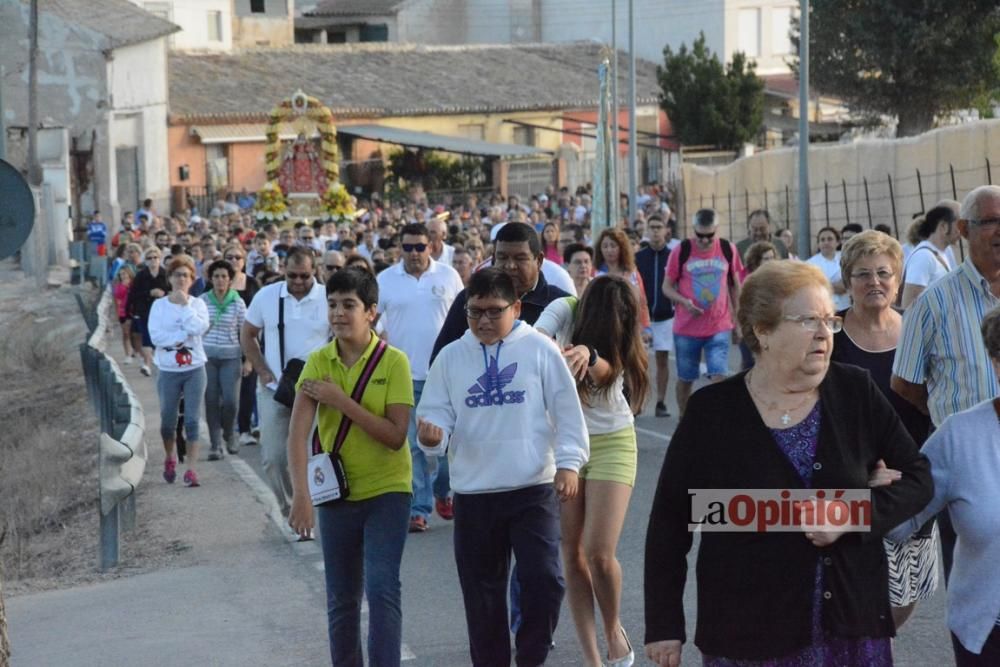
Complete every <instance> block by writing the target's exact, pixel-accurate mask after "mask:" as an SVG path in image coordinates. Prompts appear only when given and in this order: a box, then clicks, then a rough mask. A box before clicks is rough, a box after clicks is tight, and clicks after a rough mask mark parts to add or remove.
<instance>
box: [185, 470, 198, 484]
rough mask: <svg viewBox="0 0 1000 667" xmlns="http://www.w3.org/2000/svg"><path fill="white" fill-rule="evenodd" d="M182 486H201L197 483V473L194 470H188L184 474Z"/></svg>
mask: <svg viewBox="0 0 1000 667" xmlns="http://www.w3.org/2000/svg"><path fill="white" fill-rule="evenodd" d="M184 486H201V484H200V483H198V473H196V472H195V471H194V470H188V471H187V472H186V473H184Z"/></svg>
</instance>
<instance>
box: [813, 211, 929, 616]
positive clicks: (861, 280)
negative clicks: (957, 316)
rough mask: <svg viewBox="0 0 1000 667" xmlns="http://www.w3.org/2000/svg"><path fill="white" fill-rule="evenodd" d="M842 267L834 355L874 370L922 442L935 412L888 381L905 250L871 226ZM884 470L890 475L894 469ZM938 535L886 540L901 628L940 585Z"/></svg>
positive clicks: (844, 253) (848, 250) (854, 241)
mask: <svg viewBox="0 0 1000 667" xmlns="http://www.w3.org/2000/svg"><path fill="white" fill-rule="evenodd" d="M840 267H841V275H843V276H844V284H845V285H846V286H847V289H848V292H849V294H850V295H851V297H852V301H853V303H852V305H851V307H850V308H847V309H845V310H842V311H840V312H838V313H837V316H838V317H841V318H843V320H844V328H843V330H841V331H839V332H838V333H836V334H835V335H834V337H833V356H832V357H831V359H832V360H833V361H839V362H841V363H845V364H853V365H855V366H859V367H861V368H864V369H866V370H867V371H868V372H869V373H871V376H872V380H874V382H875V384H876V385H877V386H878V388H879V390H880V391H881V392H882V395H883V396H885V397H886V398H887V399H889V403H890V404H892V407H893V409H895V411H896V414H897V415H899V418H900V420H901V421H902V422H903V426H904V427H906V430H907V431H908V432H909V434H910V436H911V437H912V438H913V440H914V441H915V442H916V443H917V444H918V445H920V444H923V442H924V440H926V439H927V436H928V434H929V432H930V418H929V417H928V416H927V415H925V414H923V413H922V412H920V411H919V410H917V408H915V407H914V406H913V404H911V403H910V402H909V401H907V400H906V399H904V398H903V397H902V396H900V395H899V394H897V393H896V392H894V391H893V390H892V389H891V388H890V386H889V382H890V379H891V378H892V362H893V359H895V356H896V346H897V345H898V343H899V335H900V332H901V331H902V323H903V317H902V315H901V314H900V313H899V311H897V310H896V309H895V308H894V307H893V304H894V303H895V302H896V295H897V294H898V293H899V290H900V284H899V283H900V279H901V277H902V276H901V273H902V270H903V250H902V248H901V247H900V245H899V242H898V241H896V239H894V238H892V237H891V236H887V235H886V234H883V233H882V232H877V231H875V230H868V231H865V232H861V233H860V234H858V235H856V236H854V237H853V238H851V239H850V240H849V241H848V242H847V243H845V244H844V247H843V249H842V250H841V253H840ZM882 469H884V466H879V471H881V470H882ZM882 475H883V477H884V475H890V478H891V473H882ZM936 535H937V531H936V530H935V527H934V523H933V522H928V523H927V524H926V525H925V526H924V527H923V529H922V530H921V531H920V533H918V534H917V535H915V536H913V537H912V538H911V539H908V540H905V541H902V542H894V541H892V540H888V539H886V540H884V543H885V551H886V556H887V558H888V560H889V602H890V604H891V605H892V616H893V620H894V621H895V623H896V627H897V628H898V627H900V626H901V625H902V624H903V623H904V622H905V621H906V619H907V618H909V617H910V614H912V613H913V610H914V608H915V607H916V603H917V602H918V601H920V600H926V599H927V598H929V597H930V596H931V595H932V594H933V593H934V591H935V590H937V584H938V575H937V551H938V548H937V538H936Z"/></svg>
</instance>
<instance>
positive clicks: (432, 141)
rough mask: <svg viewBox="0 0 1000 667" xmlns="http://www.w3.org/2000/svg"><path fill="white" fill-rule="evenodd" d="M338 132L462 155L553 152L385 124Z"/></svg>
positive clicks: (519, 155)
mask: <svg viewBox="0 0 1000 667" xmlns="http://www.w3.org/2000/svg"><path fill="white" fill-rule="evenodd" d="M337 133H338V134H346V135H349V136H354V137H361V138H364V139H371V140H372V141H381V142H383V143H387V144H398V145H400V146H415V147H417V148H433V149H436V150H440V151H446V152H448V153H461V154H464V155H490V156H495V157H521V156H527V155H550V154H551V153H552V151H547V150H545V149H543V148H536V147H535V146H522V145H519V144H496V143H493V142H491V141H482V140H480V139H462V138H460V137H448V136H445V135H442V134H433V133H431V132H417V131H415V130H404V129H401V128H398V127H388V126H386V125H340V126H338V127H337Z"/></svg>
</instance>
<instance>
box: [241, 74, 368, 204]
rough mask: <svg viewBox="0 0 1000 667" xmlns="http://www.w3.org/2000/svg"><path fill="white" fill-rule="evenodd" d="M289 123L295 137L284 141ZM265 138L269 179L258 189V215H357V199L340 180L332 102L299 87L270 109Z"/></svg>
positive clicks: (265, 159)
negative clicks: (317, 142)
mask: <svg viewBox="0 0 1000 667" xmlns="http://www.w3.org/2000/svg"><path fill="white" fill-rule="evenodd" d="M286 127H290V128H291V129H292V131H294V133H295V139H294V140H293V141H292V142H291V143H288V144H286V145H282V141H281V135H282V131H283V130H284V128H286ZM314 137H318V140H319V147H318V150H317V146H316V140H315V139H314ZM266 139H267V147H266V149H265V154H264V161H265V164H266V168H267V181H266V182H265V183H264V186H263V187H262V188H261V189H260V192H259V193H258V194H257V207H256V214H257V219H258V220H262V221H263V220H273V221H275V222H281V221H284V220H291V219H299V220H301V219H318V220H323V221H329V220H332V221H334V222H340V221H344V220H351V219H353V217H354V204H353V202H352V200H351V196H350V194H349V193H348V192H347V188H345V187H344V186H343V184H341V183H340V166H339V165H338V156H337V128H336V126H335V125H334V124H333V114H332V113H331V112H330V109H329V108H328V107H326V106H325V105H324V104H323V103H322V102H320V101H319V100H318V99H316V98H315V97H312V96H311V95H306V94H305V93H304V92H302V91H301V90H299V91H297V92H296V93H295V94H294V95H292V96H291V97H289V98H288V99H286V100H283V101H282V102H281V103H279V104H278V105H277V106H276V107H274V109H273V110H272V111H271V115H270V119H269V122H268V126H267V133H266Z"/></svg>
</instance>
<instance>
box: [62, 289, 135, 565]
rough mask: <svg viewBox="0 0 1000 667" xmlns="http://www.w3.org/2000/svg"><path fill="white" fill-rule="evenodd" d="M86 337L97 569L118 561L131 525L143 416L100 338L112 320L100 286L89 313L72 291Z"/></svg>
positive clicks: (84, 356) (111, 305)
mask: <svg viewBox="0 0 1000 667" xmlns="http://www.w3.org/2000/svg"><path fill="white" fill-rule="evenodd" d="M77 299H78V301H79V304H80V309H81V310H82V311H83V316H84V319H85V320H86V321H87V326H88V328H90V330H91V335H90V338H89V339H88V340H87V342H85V343H82V344H81V345H80V358H81V361H82V363H83V372H84V376H85V378H86V383H87V394H88V395H89V396H90V402H91V405H93V407H94V412H96V413H97V416H98V418H99V419H100V421H101V437H100V442H99V447H98V470H99V473H100V474H99V478H100V483H99V490H100V510H101V542H100V562H101V569H102V570H107V569H110V568H112V567H115V566H116V565H117V564H118V559H119V554H120V549H119V539H118V538H119V533H120V531H121V529H125V530H131V529H133V528H134V527H135V489H136V487H137V486H138V485H139V482H140V481H141V480H142V474H143V471H144V470H145V469H146V459H147V458H148V451H147V449H146V440H145V431H146V419H145V415H144V413H143V410H142V405H141V404H140V403H139V399H138V397H137V396H136V395H135V392H133V391H132V388H131V387H130V386H129V384H128V381H127V380H126V379H125V375H124V374H123V373H122V372H121V369H120V368H119V367H118V363H117V362H116V361H115V360H114V359H112V358H111V356H110V355H108V354H107V353H106V352H105V350H106V345H107V341H106V336H107V333H108V331H109V330H110V324H111V322H113V321H114V320H115V319H116V318H114V317H113V315H114V313H115V303H114V298H113V297H112V296H111V291H110V290H103V292H102V296H101V300H100V302H98V304H97V308H96V309H95V312H93V313H89V312H88V309H86V308H85V307H84V303H83V300H82V299H81V298H80V297H79V295H77Z"/></svg>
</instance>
